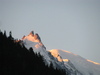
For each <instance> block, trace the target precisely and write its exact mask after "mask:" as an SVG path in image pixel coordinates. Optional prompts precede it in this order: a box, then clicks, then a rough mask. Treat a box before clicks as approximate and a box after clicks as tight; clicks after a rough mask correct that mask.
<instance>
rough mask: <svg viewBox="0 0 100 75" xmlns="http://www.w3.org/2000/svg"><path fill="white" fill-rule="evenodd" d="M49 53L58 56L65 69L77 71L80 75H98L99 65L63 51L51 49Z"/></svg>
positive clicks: (99, 71) (99, 74)
mask: <svg viewBox="0 0 100 75" xmlns="http://www.w3.org/2000/svg"><path fill="white" fill-rule="evenodd" d="M50 52H51V53H52V54H53V53H55V54H56V55H57V54H58V55H60V56H61V57H62V59H63V61H64V63H65V65H66V67H70V68H73V70H75V69H77V70H78V71H79V72H80V73H81V74H82V75H100V63H96V62H93V61H90V60H87V59H84V58H82V57H81V56H79V55H76V54H73V53H71V52H69V51H65V50H59V49H52V50H50Z"/></svg>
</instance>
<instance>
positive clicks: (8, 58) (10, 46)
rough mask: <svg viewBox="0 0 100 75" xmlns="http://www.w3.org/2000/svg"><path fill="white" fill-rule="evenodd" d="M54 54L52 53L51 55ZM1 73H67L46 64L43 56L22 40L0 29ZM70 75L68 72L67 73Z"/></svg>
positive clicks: (48, 74)
mask: <svg viewBox="0 0 100 75" xmlns="http://www.w3.org/2000/svg"><path fill="white" fill-rule="evenodd" d="M51 56H52V55H51ZM0 75H66V73H65V71H64V70H61V69H55V68H54V67H53V65H52V63H50V65H49V66H48V65H45V61H44V59H43V56H41V55H40V53H34V50H33V49H32V48H29V49H27V48H26V47H25V46H24V45H23V44H22V42H21V40H15V39H14V38H13V37H12V34H11V32H10V35H9V36H8V37H7V35H6V32H4V33H2V32H1V31H0ZM67 75H68V74H67Z"/></svg>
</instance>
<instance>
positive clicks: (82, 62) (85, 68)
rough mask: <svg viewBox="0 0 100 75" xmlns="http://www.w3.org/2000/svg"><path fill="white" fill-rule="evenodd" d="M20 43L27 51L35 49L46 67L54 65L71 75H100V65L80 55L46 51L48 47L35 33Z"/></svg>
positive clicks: (63, 51) (55, 50)
mask: <svg viewBox="0 0 100 75" xmlns="http://www.w3.org/2000/svg"><path fill="white" fill-rule="evenodd" d="M20 42H21V43H22V44H24V45H25V47H26V48H27V49H29V48H31V47H32V48H33V51H34V52H36V53H40V54H41V55H42V56H43V57H44V61H45V64H46V65H50V63H52V64H53V66H54V68H58V69H65V71H66V73H68V74H69V75H100V64H99V63H96V62H93V61H91V60H87V59H84V58H82V57H81V56H79V55H76V54H73V53H71V52H69V51H65V50H58V49H53V50H49V51H47V50H46V47H45V46H44V45H43V43H42V42H41V38H40V37H39V35H38V34H37V33H36V34H34V31H32V32H30V34H29V35H27V36H24V37H23V38H22V39H21V40H20Z"/></svg>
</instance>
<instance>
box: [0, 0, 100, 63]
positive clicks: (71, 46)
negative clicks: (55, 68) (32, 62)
mask: <svg viewBox="0 0 100 75" xmlns="http://www.w3.org/2000/svg"><path fill="white" fill-rule="evenodd" d="M0 29H1V30H2V31H4V30H6V32H7V34H8V33H9V31H12V36H13V37H14V38H15V39H17V38H18V39H21V38H22V37H23V36H24V35H28V34H29V33H30V32H31V31H32V30H33V31H34V32H35V33H38V34H39V35H40V37H41V39H42V42H43V44H44V45H45V46H46V48H47V50H51V49H63V50H67V51H70V52H72V53H74V54H77V55H80V56H82V57H84V58H86V59H89V60H92V61H95V62H98V63H100V0H0Z"/></svg>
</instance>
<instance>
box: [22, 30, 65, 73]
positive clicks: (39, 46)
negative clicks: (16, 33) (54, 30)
mask: <svg viewBox="0 0 100 75" xmlns="http://www.w3.org/2000/svg"><path fill="white" fill-rule="evenodd" d="M21 43H23V44H24V45H25V47H26V48H27V49H29V48H31V47H32V48H33V51H34V52H35V53H40V54H41V55H42V56H43V57H44V61H45V64H46V65H50V63H52V64H53V66H54V68H58V69H66V67H65V65H64V62H63V60H62V61H60V62H59V61H58V60H57V59H56V58H55V57H53V56H52V55H51V53H50V52H49V51H47V50H46V47H45V46H44V45H43V43H42V42H41V39H40V37H39V35H38V34H37V33H36V34H34V32H33V31H32V32H30V34H29V35H27V36H24V37H23V38H22V39H21ZM66 71H67V69H66Z"/></svg>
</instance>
